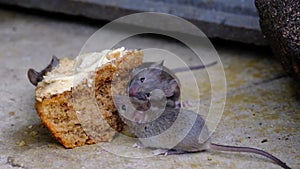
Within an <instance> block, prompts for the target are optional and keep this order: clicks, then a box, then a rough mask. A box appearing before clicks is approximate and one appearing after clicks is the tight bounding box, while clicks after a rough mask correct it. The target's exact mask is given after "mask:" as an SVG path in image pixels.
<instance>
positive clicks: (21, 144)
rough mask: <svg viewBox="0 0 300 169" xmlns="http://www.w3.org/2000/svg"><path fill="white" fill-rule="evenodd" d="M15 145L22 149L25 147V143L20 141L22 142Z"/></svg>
mask: <svg viewBox="0 0 300 169" xmlns="http://www.w3.org/2000/svg"><path fill="white" fill-rule="evenodd" d="M17 145H18V146H19V147H23V146H25V145H26V143H25V141H24V140H22V141H19V142H17Z"/></svg>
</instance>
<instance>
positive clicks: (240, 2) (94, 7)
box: [0, 0, 266, 45]
mask: <svg viewBox="0 0 300 169" xmlns="http://www.w3.org/2000/svg"><path fill="white" fill-rule="evenodd" d="M0 3H2V4H8V5H17V6H21V7H25V8H34V9H40V10H45V11H50V12H59V13H65V14H70V15H81V16H85V17H88V18H93V19H104V20H113V19H116V18H119V17H121V16H124V15H127V14H132V13H136V12H145V11H151V12H163V13H168V14H173V15H176V16H179V17H182V18H185V19H187V20H189V21H191V22H192V23H194V24H195V25H197V26H198V27H199V28H200V29H201V30H202V31H203V32H204V33H205V34H206V35H207V36H208V37H211V38H222V39H227V40H233V41H239V42H244V43H252V44H256V45H265V44H266V41H265V40H264V38H263V35H262V33H261V30H260V27H259V18H258V14H257V11H256V8H255V6H254V0H226V1H225V0H144V1H141V0H101V1H100V0H0ZM157 29H160V28H157ZM183 29H184V28H183ZM183 32H184V31H183Z"/></svg>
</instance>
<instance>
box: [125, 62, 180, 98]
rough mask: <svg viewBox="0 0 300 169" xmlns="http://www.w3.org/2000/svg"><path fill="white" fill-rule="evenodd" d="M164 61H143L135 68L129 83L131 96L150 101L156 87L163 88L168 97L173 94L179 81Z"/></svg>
mask: <svg viewBox="0 0 300 169" xmlns="http://www.w3.org/2000/svg"><path fill="white" fill-rule="evenodd" d="M163 63H164V61H161V62H158V63H143V64H142V65H140V66H139V67H137V68H136V69H134V70H133V71H132V75H131V80H130V82H129V85H128V94H129V96H130V97H135V98H137V99H139V100H144V101H149V98H150V96H151V92H152V91H153V90H156V89H158V90H162V91H163V93H164V94H165V95H166V97H170V96H173V95H174V91H175V90H176V88H178V83H177V81H176V79H175V78H174V77H173V76H172V75H171V73H169V71H168V70H167V68H165V67H164V66H163Z"/></svg>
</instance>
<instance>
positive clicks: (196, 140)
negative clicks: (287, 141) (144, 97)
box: [113, 95, 291, 169]
mask: <svg viewBox="0 0 300 169" xmlns="http://www.w3.org/2000/svg"><path fill="white" fill-rule="evenodd" d="M113 99H114V103H115V106H116V108H117V110H118V112H119V115H120V117H121V119H122V120H123V121H124V122H125V124H127V125H128V128H129V130H130V131H131V132H132V133H133V134H134V135H135V136H136V137H137V138H138V139H139V141H140V142H141V143H140V144H141V145H142V146H143V147H145V148H153V149H156V150H155V151H154V153H155V154H156V155H161V154H164V155H171V154H182V153H195V152H202V151H209V150H211V151H226V152H245V153H254V154H257V155H261V156H264V157H266V158H268V159H270V160H272V161H273V162H274V163H276V164H278V165H279V166H281V167H282V168H284V169H291V168H290V167H289V166H288V165H287V164H286V163H284V162H283V161H281V160H280V159H278V158H277V157H275V156H273V155H272V154H270V153H268V152H265V151H263V150H260V149H256V148H250V147H238V146H228V145H221V144H215V143H212V142H211V138H210V137H209V132H208V128H207V126H206V125H205V120H204V119H203V118H202V117H201V115H199V114H197V113H195V112H193V111H191V110H187V109H182V108H170V107H166V106H164V108H162V107H160V106H156V107H155V108H154V109H153V108H152V107H150V109H148V110H146V111H142V110H137V109H136V108H135V106H134V105H133V103H131V100H130V98H129V96H126V95H115V96H113ZM164 103H166V99H165V101H164ZM157 108H162V109H161V110H160V111H158V110H157ZM176 125H177V127H173V128H175V129H172V126H176ZM168 131H169V132H168ZM182 132H183V133H182ZM178 133H179V134H178ZM179 137H180V138H181V139H179V140H178V138H179ZM170 142H172V144H170Z"/></svg>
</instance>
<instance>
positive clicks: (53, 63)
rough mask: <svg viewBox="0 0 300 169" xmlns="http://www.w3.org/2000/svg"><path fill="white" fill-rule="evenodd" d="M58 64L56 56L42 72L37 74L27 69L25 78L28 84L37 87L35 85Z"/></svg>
mask: <svg viewBox="0 0 300 169" xmlns="http://www.w3.org/2000/svg"><path fill="white" fill-rule="evenodd" d="M58 64H59V59H58V58H57V57H56V56H52V59H51V62H50V63H49V65H48V66H47V67H46V68H45V69H43V70H42V71H40V72H38V71H36V70H34V69H32V68H30V69H28V71H27V77H28V79H29V81H30V83H31V84H32V85H34V86H37V84H38V83H39V82H40V81H42V80H43V79H44V76H45V75H46V73H47V72H50V71H51V70H52V69H53V68H54V67H56V66H57V65H58Z"/></svg>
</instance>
